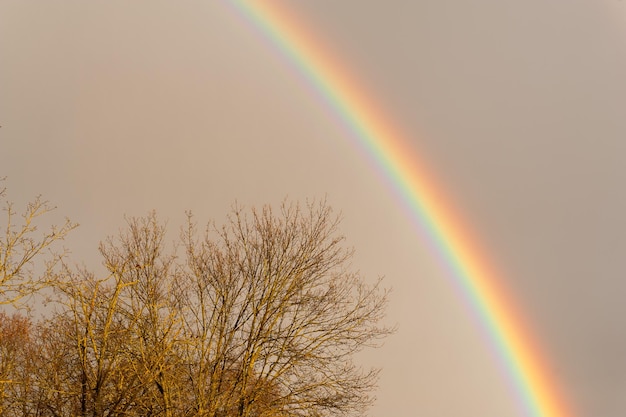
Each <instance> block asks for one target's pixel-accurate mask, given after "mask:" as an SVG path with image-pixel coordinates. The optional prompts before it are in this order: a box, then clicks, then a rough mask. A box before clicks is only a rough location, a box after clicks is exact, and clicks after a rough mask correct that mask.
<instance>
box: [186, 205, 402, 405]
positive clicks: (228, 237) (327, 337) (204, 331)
mask: <svg viewBox="0 0 626 417" xmlns="http://www.w3.org/2000/svg"><path fill="white" fill-rule="evenodd" d="M337 227H338V219H337V218H336V217H333V216H332V212H331V210H330V208H329V207H328V206H326V204H325V203H320V204H310V205H309V206H308V207H307V209H306V210H302V209H301V208H300V207H299V206H297V205H289V204H283V206H282V207H281V210H280V213H279V215H276V214H275V213H274V212H273V211H272V210H271V208H269V207H265V208H263V209H262V210H261V211H260V212H259V211H256V210H252V212H251V215H247V214H246V213H245V212H244V211H243V210H240V209H238V208H236V209H235V210H234V212H233V213H232V216H231V218H230V220H229V222H228V224H227V225H226V226H224V227H223V228H220V229H216V228H214V227H210V228H209V229H208V231H207V233H206V234H205V235H204V236H203V238H202V239H200V240H198V238H197V232H196V227H195V225H194V223H193V219H191V218H190V219H189V224H188V228H187V230H186V232H185V233H184V235H183V241H184V244H185V248H186V252H187V265H188V269H187V274H186V276H185V277H184V278H183V282H182V283H181V285H180V288H181V296H180V297H179V299H180V300H181V303H182V304H184V306H185V307H184V308H181V311H185V312H186V314H185V316H184V326H185V327H184V332H185V333H184V334H185V336H186V337H185V340H186V341H187V343H188V344H189V345H187V346H185V347H186V348H187V354H188V355H189V357H188V360H187V362H188V363H189V366H188V369H189V377H188V379H189V380H190V381H192V385H193V390H192V392H194V393H195V395H196V401H195V402H194V403H196V404H198V405H199V404H205V405H204V406H203V409H202V410H203V411H204V410H207V414H206V415H210V416H218V415H227V416H241V417H243V416H248V417H252V416H255V417H256V416H283V415H284V416H311V417H313V416H330V415H351V414H356V415H360V413H362V411H363V410H364V408H365V407H366V406H367V405H369V404H370V402H371V397H370V393H371V391H372V389H373V388H374V386H375V382H376V379H377V370H369V371H361V369H360V368H359V367H358V366H356V365H355V364H354V362H353V359H354V355H355V353H357V352H359V351H360V350H361V349H362V348H364V347H366V346H373V345H376V343H377V341H379V340H380V339H381V338H383V337H385V336H387V335H388V334H389V333H390V332H391V329H389V328H388V327H385V326H383V325H381V321H382V319H383V318H384V312H385V307H386V304H387V292H386V291H385V290H382V289H381V288H380V280H379V281H378V282H377V283H376V284H374V285H373V286H368V285H366V284H365V283H364V282H363V281H362V279H361V278H360V276H359V275H358V274H356V273H354V272H352V271H350V269H349V267H350V264H349V263H350V259H351V257H352V250H350V249H346V248H344V247H343V246H342V244H343V242H344V239H343V237H342V236H340V235H338V233H337ZM259 404H263V407H259V406H258V405H259Z"/></svg>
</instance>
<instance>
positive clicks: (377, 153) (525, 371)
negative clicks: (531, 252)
mask: <svg viewBox="0 0 626 417" xmlns="http://www.w3.org/2000/svg"><path fill="white" fill-rule="evenodd" d="M230 4H232V5H235V7H236V10H237V11H238V12H239V13H240V14H241V15H243V16H244V17H245V18H246V20H247V21H248V22H250V23H252V24H253V26H255V27H256V28H257V29H259V30H260V32H261V33H262V34H263V35H264V36H265V37H267V38H268V39H269V40H270V41H271V42H272V43H273V44H274V45H275V46H276V47H278V49H279V50H280V51H281V52H282V53H283V54H284V56H286V57H287V59H288V60H289V61H290V63H291V64H292V65H294V66H295V67H296V68H297V70H298V71H299V72H300V73H301V74H302V75H303V76H304V77H305V78H306V79H307V82H308V83H310V84H311V85H312V86H313V88H314V89H315V91H316V93H317V94H318V95H319V96H320V97H322V99H323V100H324V101H325V103H326V104H327V105H328V106H330V107H331V109H332V112H333V113H334V114H335V115H338V116H339V117H340V119H341V120H342V121H343V123H344V124H345V125H347V126H348V128H349V129H350V130H351V131H352V133H353V134H354V137H355V138H356V142H357V143H358V145H359V146H360V147H361V148H362V149H364V150H365V151H366V153H367V154H368V156H369V157H370V158H371V159H372V160H373V161H374V162H375V164H376V165H377V168H378V169H379V170H381V171H382V172H384V175H385V176H386V177H387V179H388V180H389V182H390V183H392V184H393V185H394V187H395V189H396V191H397V192H398V194H399V195H400V196H401V198H402V200H403V204H404V205H405V206H407V207H408V208H409V213H410V215H411V217H412V219H411V220H412V221H414V222H416V223H418V224H419V225H420V227H421V228H422V229H425V230H426V231H427V233H428V235H429V239H430V240H431V241H432V242H430V243H434V246H435V247H436V250H437V251H438V252H439V253H438V254H437V256H439V257H440V258H441V259H443V260H444V263H445V265H444V266H445V268H446V269H448V270H451V271H452V273H451V274H450V275H451V276H452V277H453V279H454V281H455V285H457V286H459V287H460V288H461V290H462V292H463V294H465V296H466V297H467V299H468V300H469V302H470V304H471V306H472V309H473V310H474V311H475V313H476V314H477V315H478V317H479V319H480V321H481V323H482V324H483V325H484V327H485V329H486V330H487V333H488V334H489V337H490V339H491V343H492V344H493V345H494V346H495V349H496V351H497V352H498V354H499V355H500V358H499V359H500V360H501V361H502V362H503V363H504V364H505V366H506V368H507V369H508V373H509V374H510V377H511V380H512V382H513V384H514V385H515V386H516V389H517V391H518V393H519V395H520V398H521V400H520V403H521V406H522V407H523V408H524V409H525V410H524V414H527V415H532V416H535V417H569V416H572V415H573V414H572V413H571V412H570V411H568V407H566V403H565V401H564V400H563V397H562V396H561V394H559V392H558V391H559V390H558V384H557V382H556V380H555V379H554V378H553V377H551V376H550V374H549V372H548V370H547V368H546V366H545V361H544V360H543V355H542V354H541V351H540V349H539V348H538V345H537V343H536V342H534V341H533V340H532V338H531V336H530V333H529V332H528V330H527V328H526V326H525V325H524V323H523V320H522V319H521V315H520V314H518V313H517V312H516V309H515V307H514V303H513V302H512V300H511V298H510V297H508V296H507V294H506V291H505V290H504V288H502V285H501V284H499V280H498V279H497V274H496V273H495V272H494V271H493V270H492V268H490V266H489V263H488V262H487V259H486V257H485V256H484V255H483V253H482V251H481V250H480V247H479V245H478V244H477V241H476V239H475V238H474V237H473V236H469V235H468V232H467V230H468V228H467V227H464V226H463V223H462V221H461V219H460V216H459V215H458V213H455V212H454V210H453V207H452V206H451V205H450V204H447V202H446V201H445V199H444V198H443V196H442V195H441V192H440V190H441V189H442V188H441V187H440V186H439V185H438V184H437V182H436V181H435V180H434V178H432V176H431V175H429V173H428V172H426V170H425V169H424V167H423V164H421V163H420V161H419V159H418V157H417V156H416V155H415V153H414V152H413V150H412V149H411V147H410V146H409V145H408V143H407V142H406V141H405V140H404V139H403V135H401V134H400V132H398V131H397V130H396V129H395V128H394V127H393V126H392V124H391V123H390V121H389V120H390V119H389V118H388V117H386V116H385V115H384V113H383V112H382V111H381V109H379V108H377V107H376V106H375V104H374V103H373V102H372V101H371V100H370V98H369V97H368V96H367V94H366V92H365V91H364V90H363V89H362V88H361V86H360V85H358V84H357V83H356V82H355V79H354V77H353V76H351V74H349V73H348V71H347V70H346V67H345V66H344V65H342V64H341V63H340V62H339V61H338V60H337V59H336V58H335V57H334V56H332V54H331V53H330V52H329V49H328V47H327V46H326V45H321V44H319V43H318V42H316V40H315V39H314V38H313V37H312V36H311V35H309V33H308V32H307V31H306V30H305V29H304V26H303V24H302V22H301V21H299V20H298V19H297V18H296V17H295V16H294V15H293V14H292V13H290V12H289V11H288V10H287V9H286V8H285V7H284V6H279V5H277V4H276V3H274V2H273V1H270V0H263V1H243V0H240V1H232V2H230Z"/></svg>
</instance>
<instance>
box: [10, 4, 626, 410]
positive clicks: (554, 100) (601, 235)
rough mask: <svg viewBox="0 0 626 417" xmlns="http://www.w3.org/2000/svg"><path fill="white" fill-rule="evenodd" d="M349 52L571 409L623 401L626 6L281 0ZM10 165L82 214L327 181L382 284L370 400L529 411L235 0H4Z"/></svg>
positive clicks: (275, 196) (432, 265) (224, 208)
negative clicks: (387, 298) (513, 306)
mask: <svg viewBox="0 0 626 417" xmlns="http://www.w3.org/2000/svg"><path fill="white" fill-rule="evenodd" d="M275 3H276V4H278V5H281V6H280V7H286V8H288V9H289V10H291V11H292V12H293V13H294V14H296V15H297V16H298V17H299V19H300V20H301V21H302V22H304V23H305V24H306V28H307V29H308V30H309V31H310V32H311V34H312V35H313V36H314V37H315V38H316V39H317V40H318V41H319V43H320V44H322V45H326V46H327V48H328V50H329V51H332V53H333V54H334V55H335V56H337V57H339V59H340V60H341V62H342V63H343V65H344V66H345V68H346V69H347V70H348V71H349V73H351V74H353V76H354V78H355V80H357V81H358V83H359V85H361V86H363V88H364V90H365V91H366V93H367V96H368V97H369V98H370V99H371V100H372V101H373V102H375V103H376V104H377V106H378V107H379V108H381V109H384V112H385V114H387V115H388V117H389V120H390V121H392V122H393V124H394V126H396V127H397V128H398V129H399V130H401V131H402V132H405V137H406V138H407V140H408V141H409V143H410V145H411V147H412V150H413V151H414V152H415V153H416V154H418V155H419V156H420V159H421V160H423V161H426V163H427V165H428V167H429V168H428V169H429V172H430V173H431V174H432V175H433V176H434V177H435V178H437V181H438V183H439V184H441V192H442V193H444V194H445V195H446V197H447V199H448V201H451V202H453V204H454V206H455V208H456V210H457V211H458V212H460V213H462V216H463V219H464V221H465V223H466V225H467V226H468V228H469V229H471V231H472V237H474V238H475V239H477V240H478V241H480V244H481V246H482V247H483V248H485V251H486V253H487V254H488V258H489V261H490V263H491V264H492V265H493V266H494V268H496V269H497V270H498V271H500V272H501V274H500V275H499V277H500V279H501V280H502V284H503V285H505V286H506V287H507V288H508V289H509V291H510V293H511V294H513V296H514V298H515V302H516V303H517V305H518V306H519V309H520V311H521V312H522V314H523V316H524V319H525V321H526V322H527V323H529V324H530V327H531V329H532V333H533V336H534V337H535V338H536V339H537V340H538V341H539V344H540V346H541V352H542V357H543V358H544V359H545V360H546V361H547V363H548V365H549V366H550V372H551V373H552V374H553V375H555V376H556V378H557V380H558V383H559V388H560V389H561V390H562V391H563V393H564V396H565V397H566V398H567V402H568V403H569V405H570V406H571V408H572V409H573V410H574V411H575V415H576V416H578V417H587V416H590V417H621V416H623V413H624V410H626V395H624V392H625V391H626V325H625V323H624V317H626V261H625V259H626V257H625V256H624V251H625V249H626V222H625V221H624V218H623V213H624V212H626V210H625V209H626V189H625V188H624V187H623V185H622V181H623V178H626V163H624V162H625V161H624V159H625V155H626V140H625V139H624V138H625V137H626V136H625V135H626V117H624V109H626V81H625V77H624V74H626V3H625V2H624V1H620V0H593V1H589V0H525V1H509V0H475V1H472V2H467V1H463V0H448V1H441V0H411V1H404V0H397V1H394V2H386V1H366V0H345V1H341V2H337V1H330V0H298V1H289V2H287V1H276V2H275ZM0 62H1V64H0V125H1V126H2V127H1V128H0V176H7V180H6V186H7V187H8V194H9V195H8V197H9V199H11V200H13V201H15V202H16V203H18V204H24V203H25V202H26V201H28V200H29V199H31V198H32V197H33V196H35V195H38V194H42V195H43V196H44V197H45V198H47V199H48V200H50V201H51V202H53V203H54V204H55V205H57V206H58V209H57V211H56V212H55V216H57V217H58V218H59V219H62V218H63V217H64V216H68V217H70V218H71V219H72V220H74V221H76V222H79V223H80V224H81V226H80V228H79V229H77V230H76V231H75V232H74V233H73V234H72V236H71V238H70V239H68V241H67V242H66V244H67V246H68V247H69V248H70V249H71V250H72V253H73V255H72V256H73V258H74V259H76V260H77V261H78V262H84V263H85V264H86V265H88V266H93V267H97V266H98V265H99V262H100V260H99V258H98V254H97V245H98V242H99V241H100V240H102V239H104V238H106V236H108V235H112V234H116V233H117V231H118V230H119V229H120V228H122V227H123V226H124V216H141V215H145V214H147V213H148V212H149V211H150V210H153V209H155V210H156V211H157V213H158V214H159V216H160V218H162V219H164V220H167V221H168V224H169V232H170V234H169V236H170V238H171V239H172V240H173V239H174V238H175V237H176V234H177V227H178V225H179V224H181V223H182V222H183V221H184V218H185V210H192V211H193V212H194V213H195V214H196V217H197V218H198V220H199V221H202V222H204V221H208V220H210V219H215V220H216V221H217V222H220V221H221V220H223V219H224V216H225V215H226V214H227V213H228V211H229V210H230V208H231V207H232V205H233V203H234V202H235V201H238V202H239V203H241V204H244V205H246V206H259V205H262V204H266V203H267V204H278V203H280V202H281V201H282V200H283V199H284V198H286V197H288V198H289V199H291V200H295V201H305V200H306V199H313V198H317V199H320V198H326V199H327V200H328V202H329V204H330V205H331V206H332V207H333V208H334V209H335V210H336V212H338V213H341V215H342V217H343V221H342V227H341V230H342V232H343V233H344V234H345V235H346V237H347V241H348V243H349V244H350V245H351V246H354V248H355V249H356V256H355V259H354V263H353V265H354V267H355V268H356V269H358V270H359V271H360V272H361V273H362V275H363V276H364V277H365V278H366V279H367V280H371V281H374V280H375V279H376V278H377V277H378V276H385V283H386V284H387V285H388V286H389V287H392V288H393V293H392V297H391V303H390V306H389V317H388V320H389V323H392V324H397V326H398V331H397V333H396V334H394V335H393V336H392V337H390V338H389V339H388V340H387V342H386V343H385V345H384V346H383V347H382V348H380V349H377V350H374V351H370V352H367V353H365V354H364V355H363V357H362V358H361V359H362V361H363V363H364V364H366V365H374V366H380V367H382V369H383V372H382V375H381V379H380V383H379V388H378V390H377V392H376V396H377V402H376V404H375V406H374V407H372V409H371V410H370V415H371V416H372V417H383V416H394V417H413V416H425V417H457V416H459V417H464V416H467V417H476V416H481V417H483V416H484V417H521V416H523V415H524V411H523V408H521V407H520V400H519V398H518V393H516V392H515V390H514V389H513V387H512V386H511V383H510V375H509V370H508V369H507V368H506V367H505V366H503V364H502V363H501V362H499V361H498V360H496V359H495V358H494V347H493V346H492V344H491V343H490V341H489V339H488V338H487V337H486V335H485V334H484V330H483V329H482V328H481V324H480V323H478V322H477V318H476V315H475V312H474V311H473V310H472V306H471V305H469V304H468V302H467V299H466V298H465V296H464V294H462V293H459V291H458V287H455V285H454V283H453V282H451V280H450V277H449V276H447V273H446V271H445V270H444V268H442V265H441V264H440V263H438V261H437V259H435V258H436V257H435V256H433V252H432V249H431V242H429V241H428V240H427V239H424V236H423V235H420V234H419V233H418V232H417V231H416V228H415V226H414V225H413V223H412V222H411V221H410V219H409V218H408V217H407V215H406V212H405V210H404V209H403V207H402V204H401V203H400V201H399V200H398V197H397V195H396V194H394V192H393V191H392V190H391V189H390V186H389V179H386V178H384V177H383V176H381V173H380V171H379V170H377V169H376V167H375V166H373V165H372V162H371V160H369V159H368V158H367V157H366V155H364V153H363V151H362V150H360V149H358V148H357V147H355V145H354V141H353V140H352V139H351V138H350V137H349V136H350V134H349V132H347V131H346V129H345V127H344V126H343V125H342V123H341V121H340V120H338V118H337V115H336V114H333V112H332V110H331V109H329V108H328V106H327V105H326V104H325V103H324V102H323V101H321V100H320V98H319V96H318V95H316V94H315V91H314V90H313V88H312V86H311V85H310V84H308V83H307V81H306V80H304V79H303V77H302V75H301V74H299V73H298V71H297V70H296V69H295V67H294V65H293V63H292V62H289V60H288V59H287V58H286V57H285V56H284V55H282V54H281V53H280V52H279V51H278V50H277V49H276V47H275V46H273V45H271V44H270V43H269V42H268V41H267V40H266V39H263V38H261V37H260V36H259V32H258V30H256V29H255V28H253V27H252V25H251V23H250V22H249V21H247V20H246V19H245V18H244V17H243V16H242V15H240V14H238V13H237V11H236V9H235V8H233V7H230V6H229V4H228V2H226V1H208V0H207V1H191V0H181V1H176V2H170V1H161V0H151V1H147V0H141V1H140V0H137V1H133V2H124V1H118V0H113V1H106V2H105V1H90V2H85V1H79V0H73V1H72V0H63V1H61V0H47V1H45V2H41V1H34V0H0Z"/></svg>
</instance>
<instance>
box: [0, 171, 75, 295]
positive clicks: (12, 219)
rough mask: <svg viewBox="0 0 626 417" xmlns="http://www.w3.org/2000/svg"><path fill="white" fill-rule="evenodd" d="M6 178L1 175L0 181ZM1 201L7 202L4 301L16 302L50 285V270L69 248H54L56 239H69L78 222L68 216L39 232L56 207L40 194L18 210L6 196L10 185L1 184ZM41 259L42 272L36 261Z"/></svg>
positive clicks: (2, 240) (1, 264)
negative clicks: (36, 265) (60, 249)
mask: <svg viewBox="0 0 626 417" xmlns="http://www.w3.org/2000/svg"><path fill="white" fill-rule="evenodd" d="M2 181H3V179H0V183H1V182H2ZM0 205H2V206H3V208H2V209H3V212H4V216H3V217H4V219H3V223H4V225H5V227H4V231H3V233H2V237H0V305H9V304H11V305H16V304H18V303H19V302H20V301H22V300H23V299H25V298H27V297H28V296H30V295H32V294H34V293H35V292H37V291H38V290H40V289H42V288H44V287H46V286H48V285H50V281H49V277H51V276H52V274H50V273H49V272H50V271H51V270H52V269H53V268H54V267H55V265H57V264H58V262H59V260H60V259H62V258H63V256H64V255H65V252H63V251H62V252H53V251H52V248H53V246H54V244H55V243H57V242H59V241H61V240H63V239H65V237H66V236H67V234H68V233H69V232H70V231H71V230H72V229H74V228H75V227H76V226H77V224H76V223H73V222H71V221H70V220H69V219H66V220H65V222H64V223H63V225H62V226H60V227H58V226H54V225H52V226H51V227H50V228H49V229H48V231H46V232H41V233H40V232H39V231H38V226H39V225H40V223H42V220H43V218H45V217H46V215H48V214H49V213H50V212H51V211H52V210H54V207H53V206H51V205H50V204H49V203H48V201H46V200H43V199H42V198H41V197H37V198H35V199H34V200H32V201H31V202H29V203H28V204H27V205H26V208H25V209H24V210H23V211H22V212H18V211H17V210H16V209H15V206H14V204H13V203H12V202H10V201H8V200H7V198H6V188H5V187H2V186H0ZM39 259H41V260H42V262H41V265H40V266H39V268H40V269H41V271H40V273H36V270H35V261H36V260H39Z"/></svg>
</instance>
